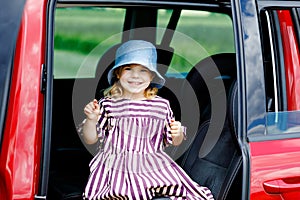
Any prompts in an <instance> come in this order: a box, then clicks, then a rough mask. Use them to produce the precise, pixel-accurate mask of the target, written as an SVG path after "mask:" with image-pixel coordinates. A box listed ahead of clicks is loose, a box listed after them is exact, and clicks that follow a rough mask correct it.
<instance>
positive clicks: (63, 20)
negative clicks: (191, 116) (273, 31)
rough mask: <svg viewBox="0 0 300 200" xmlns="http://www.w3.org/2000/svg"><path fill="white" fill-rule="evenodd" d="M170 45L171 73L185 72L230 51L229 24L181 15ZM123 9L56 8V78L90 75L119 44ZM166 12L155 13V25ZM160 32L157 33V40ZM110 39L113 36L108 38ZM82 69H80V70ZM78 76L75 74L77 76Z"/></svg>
mask: <svg viewBox="0 0 300 200" xmlns="http://www.w3.org/2000/svg"><path fill="white" fill-rule="evenodd" d="M183 15H184V17H182V18H181V19H180V21H179V24H178V26H177V32H176V34H175V35H174V41H173V42H172V43H171V46H172V47H174V48H175V56H174V57H173V60H172V68H173V70H174V71H179V72H186V71H188V70H189V69H190V67H191V66H193V65H194V64H195V63H196V62H198V61H199V60H201V59H202V58H204V57H206V56H208V55H210V54H215V53H221V52H234V47H233V44H234V42H233V33H232V27H231V26H232V25H231V21H230V19H229V18H227V19H226V18H224V16H222V15H218V14H210V15H207V14H205V13H204V14H203V15H197V16H195V15H194V14H193V13H183ZM124 17H125V12H124V10H123V9H116V8H114V9H105V8H94V9H91V8H81V9H80V8H75V9H74V8H72V9H70V8H60V9H57V10H56V16H55V36H54V48H55V55H54V74H55V77H57V78H62V77H64V78H66V77H74V76H76V74H77V73H78V71H79V70H81V72H80V76H84V77H86V76H87V77H92V76H94V70H95V65H96V63H97V60H98V59H99V58H100V57H101V55H102V54H103V53H104V51H105V50H107V49H109V48H110V47H111V46H112V45H114V44H117V43H119V42H120V41H121V32H122V28H123V21H124ZM169 17H170V12H159V20H158V26H159V27H161V28H162V31H164V28H165V27H166V25H167V23H168V20H169ZM162 34H163V33H162V32H159V33H158V34H157V35H158V39H157V41H160V39H159V38H160V37H161V35H162ZM112 36H113V37H112ZM83 67H84V70H82V69H83ZM77 75H78V74H77Z"/></svg>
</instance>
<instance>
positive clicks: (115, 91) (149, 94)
mask: <svg viewBox="0 0 300 200" xmlns="http://www.w3.org/2000/svg"><path fill="white" fill-rule="evenodd" d="M124 67H125V66H121V67H119V68H117V69H115V71H114V75H115V77H117V79H119V77H120V75H121V73H122V71H123V69H124ZM157 92H158V88H156V87H152V86H150V85H149V86H148V87H147V88H146V89H145V91H144V96H145V98H146V99H152V98H154V97H155V95H156V94H157ZM103 94H104V96H106V97H111V98H119V97H121V96H122V95H123V89H122V87H121V85H120V82H119V81H115V83H114V84H113V85H112V86H111V87H109V88H107V89H106V90H104V92H103Z"/></svg>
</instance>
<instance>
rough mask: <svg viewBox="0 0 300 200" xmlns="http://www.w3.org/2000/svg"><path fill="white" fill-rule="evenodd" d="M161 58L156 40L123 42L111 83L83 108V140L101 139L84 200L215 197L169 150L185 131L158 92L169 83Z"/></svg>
mask: <svg viewBox="0 0 300 200" xmlns="http://www.w3.org/2000/svg"><path fill="white" fill-rule="evenodd" d="M156 60H157V55H156V49H155V47H154V46H153V45H152V44H151V43H149V42H146V41H142V40H130V41H128V42H126V43H124V44H123V45H121V46H120V47H119V49H118V50H117V52H116V59H115V65H114V67H113V68H112V69H111V70H110V71H109V73H108V81H109V83H110V84H111V85H112V86H111V87H110V88H108V89H106V91H105V92H104V95H105V97H104V98H102V99H100V101H99V102H97V101H96V100H94V101H92V102H90V103H88V104H87V105H86V107H85V108H84V113H85V114H86V119H85V121H84V123H83V126H82V130H81V132H82V135H83V139H84V141H85V142H86V143H88V144H93V143H96V142H97V141H100V143H101V146H100V148H99V152H98V154H97V155H96V156H95V157H94V158H93V160H92V161H91V163H90V172H91V173H90V177H89V180H88V183H87V185H86V188H85V191H84V194H83V196H84V199H129V200H147V199H152V198H154V197H158V196H159V197H169V198H170V199H213V196H212V194H211V192H210V190H209V189H208V188H206V187H202V186H199V185H198V184H197V183H195V182H194V181H192V180H191V179H190V178H189V177H188V175H187V174H186V173H185V172H184V170H182V169H181V168H180V167H179V166H178V165H177V164H176V163H175V162H174V161H173V160H172V159H171V158H170V157H169V156H168V155H167V154H166V153H165V152H164V148H165V146H167V145H171V144H172V145H179V144H180V143H181V142H182V140H183V138H184V134H185V129H184V128H183V126H181V123H180V122H178V121H175V120H174V118H173V113H172V110H171V108H170V105H169V102H168V101H167V100H166V99H163V98H161V97H159V96H157V95H156V93H157V90H158V88H160V87H161V86H162V85H163V84H164V83H165V79H164V78H163V77H162V76H161V75H160V74H159V72H158V71H157V69H156Z"/></svg>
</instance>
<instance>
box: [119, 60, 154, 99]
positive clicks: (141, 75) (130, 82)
mask: <svg viewBox="0 0 300 200" xmlns="http://www.w3.org/2000/svg"><path fill="white" fill-rule="evenodd" d="M152 79H153V74H152V73H151V71H150V70H148V69H147V68H146V67H143V66H142V65H137V64H131V65H127V66H125V67H123V69H122V71H121V73H120V77H119V81H120V84H121V87H122V88H123V92H124V93H123V95H124V96H125V97H128V98H143V97H144V91H145V89H146V88H147V87H148V86H149V84H150V82H151V81H152Z"/></svg>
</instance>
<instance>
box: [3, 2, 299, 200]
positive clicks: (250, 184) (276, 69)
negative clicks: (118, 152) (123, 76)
mask: <svg viewBox="0 0 300 200" xmlns="http://www.w3.org/2000/svg"><path fill="white" fill-rule="evenodd" d="M0 13H1V15H0V31H1V35H0V44H1V48H0V199H1V200H18V199H20V200H21V199H22V200H27V199H28V200H29V199H32V200H33V199H36V200H38V199H53V200H58V199H82V192H83V188H84V187H85V184H86V181H87V178H88V176H89V166H88V165H89V162H90V160H91V159H92V157H93V154H94V153H95V152H96V149H97V146H88V145H85V144H84V143H83V142H82V141H81V138H80V135H78V133H77V131H76V126H77V125H78V124H79V123H80V122H81V121H82V120H83V118H84V113H83V107H84V105H85V104H86V103H87V102H89V101H90V100H91V99H93V98H97V99H99V98H101V95H102V93H101V91H102V90H103V89H105V88H106V87H108V82H107V79H106V76H107V71H108V70H109V69H110V67H111V66H112V64H113V62H114V54H115V50H116V48H117V47H118V46H119V45H120V44H121V43H123V42H125V41H127V40H129V39H144V40H147V41H150V42H152V43H153V44H155V45H156V47H157V51H158V64H159V71H160V73H161V74H163V75H164V77H165V79H166V81H167V84H166V85H165V86H164V87H163V88H162V89H160V91H159V95H160V96H163V97H165V98H167V99H168V100H169V101H170V104H171V107H172V109H173V111H174V114H175V118H176V119H178V120H180V121H181V122H182V123H183V124H184V125H186V126H187V130H188V132H187V139H186V140H185V141H184V142H183V143H182V144H181V145H180V146H178V147H168V148H167V149H166V151H167V152H168V153H169V155H170V156H171V157H172V158H173V159H174V160H175V161H176V162H177V163H178V164H179V165H180V166H181V167H182V168H183V169H184V170H185V171H186V172H187V173H188V174H189V175H190V176H191V177H192V178H193V179H194V180H195V181H196V182H198V183H199V184H200V185H204V186H207V187H209V188H210V189H211V191H212V193H213V194H214V196H215V199H218V200H221V199H222V200H230V199H241V200H247V199H251V200H261V199H267V200H279V199H280V200H281V199H286V200H295V199H300V112H299V111H300V53H299V44H300V43H299V41H300V1H283V0H282V1H280V0H279V1H268V0H243V1H240V0H231V1H229V0H197V1H185V0H176V1H170V0H123V1H114V0H105V1H103V0H89V1H85V0H27V1H25V0H24V1H19V0H18V1H17V0H11V1H1V2H0Z"/></svg>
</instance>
